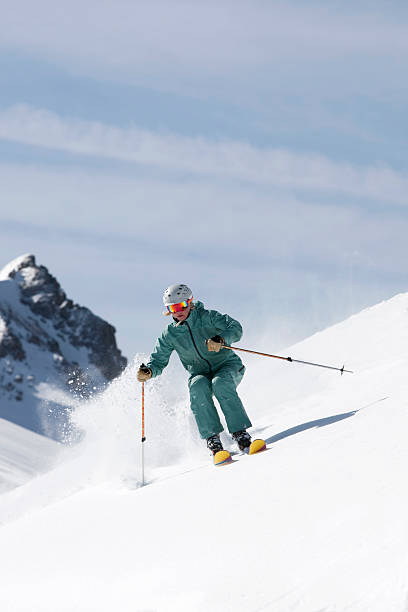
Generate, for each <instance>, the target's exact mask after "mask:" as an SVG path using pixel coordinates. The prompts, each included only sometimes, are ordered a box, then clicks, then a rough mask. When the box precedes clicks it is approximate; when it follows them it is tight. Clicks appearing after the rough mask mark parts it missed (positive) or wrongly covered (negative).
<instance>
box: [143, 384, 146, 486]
mask: <svg viewBox="0 0 408 612" xmlns="http://www.w3.org/2000/svg"><path fill="white" fill-rule="evenodd" d="M145 442H146V438H145V414H144V382H142V487H143V486H144V484H145V475H144V443H145Z"/></svg>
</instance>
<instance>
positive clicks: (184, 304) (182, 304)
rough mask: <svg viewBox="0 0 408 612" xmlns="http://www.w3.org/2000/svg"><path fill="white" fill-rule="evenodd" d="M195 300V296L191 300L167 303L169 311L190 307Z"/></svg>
mask: <svg viewBox="0 0 408 612" xmlns="http://www.w3.org/2000/svg"><path fill="white" fill-rule="evenodd" d="M192 301H193V298H191V299H189V300H184V302H178V303H177V304H166V308H167V310H168V312H181V311H182V310H185V309H186V308H188V307H189V306H190V304H191V302H192Z"/></svg>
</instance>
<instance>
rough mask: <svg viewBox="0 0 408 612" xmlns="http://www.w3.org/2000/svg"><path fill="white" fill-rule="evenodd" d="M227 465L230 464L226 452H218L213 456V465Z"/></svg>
mask: <svg viewBox="0 0 408 612" xmlns="http://www.w3.org/2000/svg"><path fill="white" fill-rule="evenodd" d="M228 463H232V457H231V453H229V452H228V451H226V450H220V451H218V452H217V453H215V455H214V465H216V466H220V465H227V464H228Z"/></svg>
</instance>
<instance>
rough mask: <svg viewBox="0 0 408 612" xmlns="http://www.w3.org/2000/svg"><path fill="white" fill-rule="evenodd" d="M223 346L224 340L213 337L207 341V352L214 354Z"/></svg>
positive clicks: (219, 337)
mask: <svg viewBox="0 0 408 612" xmlns="http://www.w3.org/2000/svg"><path fill="white" fill-rule="evenodd" d="M224 346H225V340H224V338H221V336H213V337H212V338H209V339H208V340H207V348H208V350H209V351H212V352H214V351H215V352H216V353H218V351H220V350H221V349H222V348H224Z"/></svg>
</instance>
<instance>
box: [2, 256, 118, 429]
mask: <svg viewBox="0 0 408 612" xmlns="http://www.w3.org/2000/svg"><path fill="white" fill-rule="evenodd" d="M126 363H127V362H126V359H125V358H124V357H123V356H122V355H121V353H120V351H119V350H118V348H117V346H116V340H115V329H114V328H113V327H112V326H111V325H109V324H108V323H107V322H105V321H103V320H102V319H101V318H99V317H97V316H96V315H94V314H93V313H92V312H91V311H90V310H89V309H88V308H84V307H82V306H79V305H77V304H75V303H74V302H73V301H72V300H70V299H68V298H67V296H66V294H65V293H64V291H63V290H62V288H61V286H60V284H59V283H58V281H57V280H56V279H55V278H54V277H53V276H52V275H51V274H50V273H49V272H48V270H47V268H45V267H44V266H38V265H37V264H36V261H35V257H34V256H33V255H23V256H21V257H18V258H17V259H15V260H13V261H12V262H10V263H9V264H8V265H7V266H5V268H3V270H1V271H0V417H3V418H5V419H8V420H10V421H13V422H14V423H17V424H19V425H22V426H24V427H27V428H29V429H32V430H33V431H36V432H38V433H42V434H46V435H48V436H50V437H57V438H58V437H61V436H63V434H64V428H65V426H66V410H67V408H68V407H69V406H70V405H71V403H72V401H73V397H74V396H76V397H85V396H89V394H90V393H91V392H92V391H94V390H95V389H99V388H101V386H103V385H104V384H106V382H108V381H110V380H112V379H113V378H115V377H116V376H118V375H119V374H120V373H121V372H122V370H123V369H124V367H125V366H126Z"/></svg>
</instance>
